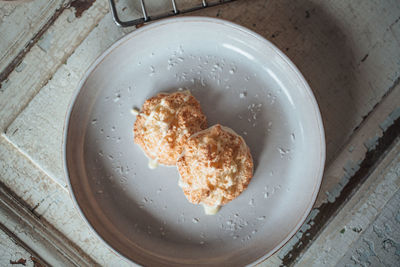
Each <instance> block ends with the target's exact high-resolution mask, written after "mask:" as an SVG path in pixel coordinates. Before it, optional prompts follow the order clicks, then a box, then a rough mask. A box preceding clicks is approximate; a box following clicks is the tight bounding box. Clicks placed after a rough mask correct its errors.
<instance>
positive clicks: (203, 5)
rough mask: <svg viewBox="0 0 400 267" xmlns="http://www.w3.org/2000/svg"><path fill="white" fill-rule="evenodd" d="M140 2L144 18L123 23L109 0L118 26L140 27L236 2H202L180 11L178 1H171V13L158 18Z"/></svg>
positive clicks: (230, 0)
mask: <svg viewBox="0 0 400 267" xmlns="http://www.w3.org/2000/svg"><path fill="white" fill-rule="evenodd" d="M139 1H140V5H141V7H142V14H143V17H141V18H138V19H134V20H128V21H122V20H121V19H120V18H119V16H118V11H117V6H116V4H115V1H114V0H109V2H110V7H111V14H112V16H113V19H114V22H115V24H117V25H118V26H120V27H130V26H138V25H141V24H143V23H145V22H149V21H153V20H158V19H162V18H167V17H171V16H175V15H178V14H185V13H189V12H193V11H196V10H199V9H203V8H207V7H213V6H217V5H221V4H226V3H229V2H233V1H236V0H219V1H213V2H210V1H206V0H202V2H201V4H199V5H197V6H193V7H190V8H186V9H179V8H178V6H177V4H176V1H175V0H171V5H172V9H171V11H169V12H166V13H163V14H160V15H156V16H148V15H147V14H148V12H147V10H146V4H145V1H144V0H139Z"/></svg>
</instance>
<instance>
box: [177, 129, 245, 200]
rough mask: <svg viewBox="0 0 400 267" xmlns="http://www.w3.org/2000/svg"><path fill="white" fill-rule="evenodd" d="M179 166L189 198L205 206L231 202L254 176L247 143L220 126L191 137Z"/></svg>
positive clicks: (185, 192) (181, 183) (181, 179)
mask: <svg viewBox="0 0 400 267" xmlns="http://www.w3.org/2000/svg"><path fill="white" fill-rule="evenodd" d="M177 166H178V170H179V174H180V176H181V178H180V181H179V184H180V186H181V188H182V190H183V192H184V194H185V196H186V198H187V199H188V200H189V201H190V202H191V203H194V204H204V205H206V206H220V205H225V204H226V203H228V202H230V201H232V200H233V199H235V198H236V197H238V196H239V195H240V194H241V193H242V192H243V191H244V190H245V189H246V188H247V185H248V184H249V182H250V180H251V178H252V177H253V159H252V157H251V154H250V149H249V148H248V146H247V145H246V143H245V141H244V140H243V138H242V137H241V136H239V135H238V134H236V133H235V132H234V131H233V130H232V129H230V128H228V127H224V126H221V125H219V124H217V125H214V126H212V127H210V128H208V129H206V130H203V131H201V132H198V133H196V134H194V135H192V136H191V137H190V138H189V139H188V140H187V142H186V144H185V145H184V152H183V153H182V155H181V157H180V158H179V159H178V161H177Z"/></svg>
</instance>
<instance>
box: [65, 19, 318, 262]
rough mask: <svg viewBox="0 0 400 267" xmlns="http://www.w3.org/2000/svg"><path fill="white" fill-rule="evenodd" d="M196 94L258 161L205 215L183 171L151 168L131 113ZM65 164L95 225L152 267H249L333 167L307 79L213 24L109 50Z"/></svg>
mask: <svg viewBox="0 0 400 267" xmlns="http://www.w3.org/2000/svg"><path fill="white" fill-rule="evenodd" d="M177 88H187V89H189V90H190V91H191V92H192V94H193V95H194V96H195V97H196V98H197V99H198V100H199V101H200V103H201V106H202V109H203V111H204V112H205V114H206V115H207V118H208V122H209V125H213V124H215V123H220V124H222V125H225V126H228V127H231V128H232V129H234V130H235V131H236V132H237V133H239V134H241V135H243V137H244V139H245V140H246V142H247V144H248V146H249V147H250V150H251V153H252V155H253V158H254V161H255V172H254V177H253V179H252V181H251V182H250V185H249V187H248V189H247V190H246V191H244V192H243V193H242V194H241V195H240V196H239V197H238V198H237V199H235V200H233V201H232V202H230V203H229V204H228V205H226V206H224V207H223V208H222V209H221V210H220V212H219V213H218V214H217V215H214V216H207V215H205V214H204V212H203V209H202V207H201V206H196V205H192V204H190V203H189V202H188V201H187V200H186V199H185V197H184V195H183V193H182V191H181V189H180V188H179V187H178V184H177V182H178V172H177V170H176V168H174V167H162V166H161V167H159V168H157V169H156V170H150V169H149V168H148V167H147V158H146V157H145V156H144V155H143V153H142V151H141V150H140V148H139V147H138V146H137V145H135V144H134V143H133V132H132V127H133V123H134V121H135V117H134V115H132V114H131V112H130V111H131V109H132V107H139V108H140V107H141V105H142V104H143V102H144V101H145V100H146V99H147V98H149V97H151V96H153V95H155V94H157V93H158V92H161V91H174V90H176V89H177ZM64 141H65V142H64V149H65V166H66V172H67V174H68V177H69V183H70V190H71V192H72V195H73V197H74V199H75V202H76V204H77V207H78V208H79V209H80V211H81V212H82V214H83V216H84V218H85V219H86V220H87V222H88V223H89V225H90V226H91V227H92V228H93V229H94V230H95V232H97V234H98V235H99V236H100V237H101V238H102V239H103V240H104V241H105V242H106V243H107V244H108V245H109V246H111V247H112V248H113V249H114V250H115V251H116V252H118V253H120V254H121V255H123V256H125V257H126V258H128V259H130V260H132V261H134V262H136V263H139V264H143V265H163V266H166V265H196V266H197V265H215V266H220V265H227V266H233V265H246V264H252V263H256V262H260V261H262V260H263V259H265V258H267V257H268V256H270V255H271V254H272V253H274V252H275V251H276V250H277V249H278V248H279V247H281V246H282V245H283V244H284V243H285V242H286V241H287V240H289V238H290V237H291V236H292V235H293V234H294V233H295V232H296V230H297V229H298V228H299V227H300V226H301V224H302V223H303V221H304V220H305V218H306V216H307V214H308V213H309V211H310V209H311V207H312V205H313V202H314V200H315V198H316V195H317V192H318V189H319V186H320V182H321V177H322V173H323V167H324V160H325V143H324V131H323V126H322V122H321V116H320V112H319V109H318V106H317V103H316V101H315V99H314V96H313V94H312V92H311V90H310V88H309V86H308V85H307V83H306V81H305V80H304V78H303V77H302V75H301V74H300V72H299V71H298V70H297V68H296V67H295V66H294V65H293V63H291V62H290V60H289V59H288V58H287V57H286V56H285V55H284V54H283V53H282V52H281V51H279V50H278V49H277V48H276V47H275V46H274V45H272V44H271V43H270V42H268V41H266V40H265V39H263V38H262V37H261V36H259V35H257V34H255V33H253V32H251V31H250V30H248V29H246V28H243V27H241V26H238V25H235V24H233V23H230V22H227V21H222V20H218V19H211V18H200V17H185V18H174V19H168V20H162V21H160V22H156V23H153V24H151V25H148V26H145V27H143V28H140V29H138V30H136V31H134V32H133V33H131V34H129V35H127V36H126V37H124V38H123V39H121V40H120V41H118V42H117V43H115V44H114V45H113V46H112V47H111V48H110V49H108V50H107V51H106V52H105V53H104V54H103V55H102V56H101V57H100V58H99V59H98V60H97V61H96V62H95V63H94V64H93V66H92V67H91V68H90V69H89V70H88V72H87V73H86V75H85V77H84V79H83V81H82V82H81V84H80V87H79V90H78V91H77V93H76V96H75V99H74V101H73V104H72V105H71V108H70V110H69V113H68V119H67V121H66V128H65V140H64Z"/></svg>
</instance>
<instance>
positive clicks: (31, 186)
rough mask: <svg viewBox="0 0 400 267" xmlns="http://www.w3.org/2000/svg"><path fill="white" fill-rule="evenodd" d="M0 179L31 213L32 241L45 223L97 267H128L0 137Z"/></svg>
mask: <svg viewBox="0 0 400 267" xmlns="http://www.w3.org/2000/svg"><path fill="white" fill-rule="evenodd" d="M0 179H1V181H2V183H3V184H4V185H5V186H7V187H8V188H12V190H13V191H14V193H15V194H16V195H17V196H18V197H19V198H21V200H22V201H24V203H26V205H27V209H28V210H30V211H31V212H32V216H31V218H32V223H33V222H35V221H34V219H33V218H37V219H36V223H37V225H39V226H36V232H37V233H38V235H35V234H34V232H32V239H34V240H36V239H38V238H40V232H41V231H46V229H43V227H42V228H41V227H40V225H41V224H43V221H45V222H47V223H48V224H50V225H53V226H54V228H56V230H57V231H58V232H59V234H58V235H59V236H57V234H56V232H55V233H54V234H55V236H56V238H55V239H58V238H60V239H63V238H67V239H68V240H70V241H71V244H72V243H73V244H74V245H69V244H68V242H65V244H64V245H65V246H67V247H69V249H73V248H74V246H78V247H79V248H81V249H82V250H83V251H84V252H85V253H86V254H88V255H89V256H90V257H91V258H92V259H93V260H94V261H95V262H97V263H98V264H100V265H107V266H131V265H129V264H128V263H127V262H126V260H124V259H122V258H120V257H119V256H117V255H116V254H115V253H114V252H112V251H111V250H110V249H109V248H108V247H106V246H105V245H104V243H103V242H101V241H100V240H99V239H98V238H97V236H95V234H94V233H93V232H92V231H91V230H90V228H89V226H88V225H87V224H86V222H85V221H84V220H83V219H82V217H81V216H80V215H79V213H78V212H77V210H76V209H75V207H74V205H73V203H72V200H71V198H70V196H69V194H68V193H67V192H66V191H65V190H64V189H63V188H62V187H60V186H59V185H58V184H57V183H55V182H54V181H53V180H52V179H51V178H50V177H48V176H47V175H46V174H45V173H44V172H42V171H40V170H39V169H38V168H37V166H36V165H35V164H34V163H33V162H32V161H30V160H29V159H28V158H26V157H24V156H21V154H20V153H19V151H18V149H17V148H15V146H14V145H13V144H11V143H10V142H9V141H7V139H6V138H5V137H4V135H0ZM11 222H12V220H11V221H10V223H11ZM50 241H53V240H52V239H50Z"/></svg>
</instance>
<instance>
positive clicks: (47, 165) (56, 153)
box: [6, 14, 132, 187]
mask: <svg viewBox="0 0 400 267" xmlns="http://www.w3.org/2000/svg"><path fill="white" fill-rule="evenodd" d="M129 30H132V29H127V30H123V29H121V28H118V27H117V26H116V25H114V23H113V21H112V20H111V17H110V14H108V15H107V16H106V17H104V18H103V19H102V20H101V21H100V23H99V25H98V27H96V28H95V29H94V30H93V31H92V32H91V33H90V34H89V36H88V37H87V38H86V39H85V41H84V42H83V43H82V44H81V45H80V46H79V47H78V48H77V49H76V51H75V52H74V53H73V54H72V55H71V57H69V59H68V61H67V62H66V64H63V65H61V67H60V68H59V69H58V70H57V71H56V73H55V74H54V75H53V77H52V79H51V80H50V81H49V82H48V83H47V84H46V85H45V86H44V87H43V88H42V89H41V90H40V92H39V93H38V94H37V96H36V97H35V98H34V99H33V100H32V101H31V102H30V103H29V105H28V106H27V108H26V109H25V110H24V111H23V112H22V113H21V114H20V115H19V116H18V118H17V119H16V120H15V121H14V122H13V123H12V125H10V127H8V129H7V131H6V135H7V137H8V138H9V139H10V140H11V141H12V142H14V143H15V144H17V146H18V148H19V149H21V150H22V152H23V153H26V155H27V156H28V157H30V158H32V160H34V161H35V162H36V163H37V164H38V165H39V166H40V168H41V169H43V170H44V171H45V172H46V173H47V174H49V176H50V177H52V178H53V179H54V180H55V181H57V182H58V183H60V184H61V185H62V186H63V187H65V185H66V184H65V180H64V170H63V165H62V157H61V156H62V154H61V153H60V149H61V144H62V138H63V126H64V118H65V114H66V110H67V108H68V105H69V103H70V99H71V97H72V94H73V92H74V91H75V89H76V87H77V86H78V83H79V81H80V80H81V78H82V76H83V74H84V72H85V70H86V69H87V68H88V67H89V66H90V64H91V62H93V61H94V60H95V59H96V58H97V57H98V56H99V55H100V54H101V53H102V52H103V51H104V50H105V49H106V48H107V47H109V46H110V45H111V44H113V43H114V42H115V41H116V40H118V39H119V38H121V37H122V36H123V35H124V34H125V33H126V31H129ZM61 34H63V33H61ZM34 114H35V115H34ZM32 131H33V132H34V134H33V135H31V134H29V133H30V132H32Z"/></svg>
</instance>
